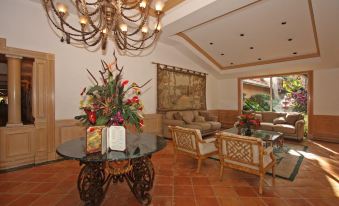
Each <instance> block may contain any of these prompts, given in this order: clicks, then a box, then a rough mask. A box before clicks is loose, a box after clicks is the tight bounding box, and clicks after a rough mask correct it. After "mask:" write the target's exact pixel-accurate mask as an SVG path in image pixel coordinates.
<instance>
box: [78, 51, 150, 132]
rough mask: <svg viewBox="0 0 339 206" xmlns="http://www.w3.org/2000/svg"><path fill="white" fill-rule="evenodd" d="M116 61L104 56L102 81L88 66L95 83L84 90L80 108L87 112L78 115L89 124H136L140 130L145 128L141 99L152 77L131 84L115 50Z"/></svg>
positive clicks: (83, 121)
mask: <svg viewBox="0 0 339 206" xmlns="http://www.w3.org/2000/svg"><path fill="white" fill-rule="evenodd" d="M113 56H114V61H113V62H112V63H110V64H107V63H106V62H105V61H103V60H101V63H102V67H103V69H102V71H101V70H100V71H99V73H100V76H101V80H102V83H101V84H99V82H98V81H97V79H96V78H95V77H94V75H93V74H92V73H91V72H90V71H89V70H88V69H87V71H88V73H89V75H90V76H91V77H92V79H93V80H94V82H95V84H94V85H93V86H90V87H88V88H84V89H83V91H82V92H81V96H82V100H81V101H80V109H82V110H83V111H84V112H85V114H84V115H79V116H76V117H75V119H79V120H81V122H82V123H83V124H84V125H86V126H89V125H94V126H111V125H114V126H125V127H126V126H127V125H128V124H130V125H132V126H134V127H135V128H136V129H137V131H138V132H142V127H143V125H144V122H143V113H142V111H143V108H144V106H143V104H142V102H141V100H140V99H139V96H140V95H141V88H142V87H144V86H145V85H146V84H148V83H149V82H150V81H151V80H149V81H147V82H146V83H144V84H143V85H141V86H139V85H138V84H136V83H132V84H129V81H128V80H124V79H123V78H122V71H123V67H122V68H119V67H118V64H117V57H116V55H115V53H114V54H113Z"/></svg>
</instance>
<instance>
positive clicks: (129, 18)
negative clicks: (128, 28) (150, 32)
mask: <svg viewBox="0 0 339 206" xmlns="http://www.w3.org/2000/svg"><path fill="white" fill-rule="evenodd" d="M136 15H140V17H139V18H138V19H132V18H131V17H135V16H136ZM136 15H134V16H126V15H125V14H124V13H123V12H121V16H122V17H124V19H126V20H127V21H130V22H133V23H135V22H137V21H140V19H142V18H143V17H144V15H142V14H136Z"/></svg>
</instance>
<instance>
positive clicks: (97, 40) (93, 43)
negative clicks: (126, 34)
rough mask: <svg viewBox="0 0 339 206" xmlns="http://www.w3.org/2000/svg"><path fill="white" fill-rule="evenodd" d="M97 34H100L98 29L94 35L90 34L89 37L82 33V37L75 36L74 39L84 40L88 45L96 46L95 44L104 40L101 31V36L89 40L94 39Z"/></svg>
mask: <svg viewBox="0 0 339 206" xmlns="http://www.w3.org/2000/svg"><path fill="white" fill-rule="evenodd" d="M97 34H98V31H96V32H95V33H93V35H91V36H89V37H87V38H85V35H82V39H75V38H73V39H74V40H76V41H83V42H84V43H85V44H86V45H87V46H95V45H97V44H98V43H99V42H100V41H101V40H102V38H103V34H102V33H100V36H99V37H97V39H96V40H95V41H93V42H91V43H89V42H88V40H89V39H92V38H93V37H95V36H96V35H97Z"/></svg>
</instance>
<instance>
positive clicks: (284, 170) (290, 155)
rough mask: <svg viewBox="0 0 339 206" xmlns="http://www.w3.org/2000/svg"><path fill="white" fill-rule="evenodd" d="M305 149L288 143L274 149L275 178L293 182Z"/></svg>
mask: <svg viewBox="0 0 339 206" xmlns="http://www.w3.org/2000/svg"><path fill="white" fill-rule="evenodd" d="M307 149H308V147H307V146H304V145H296V144H289V143H285V144H284V146H283V147H280V148H274V150H273V153H274V155H275V157H276V162H277V165H276V169H275V175H276V177H280V178H283V179H287V180H290V181H293V180H294V179H295V177H296V176H297V174H298V172H299V168H300V166H301V163H302V161H303V160H304V156H303V155H302V153H303V152H305V151H307ZM300 151H301V152H300ZM211 159H214V160H219V158H218V157H217V156H214V157H211ZM268 174H271V172H268ZM271 175H272V174H271Z"/></svg>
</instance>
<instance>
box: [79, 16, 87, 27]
mask: <svg viewBox="0 0 339 206" xmlns="http://www.w3.org/2000/svg"><path fill="white" fill-rule="evenodd" d="M79 22H80V24H81V25H86V24H87V18H86V17H85V16H81V17H80V18H79Z"/></svg>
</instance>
